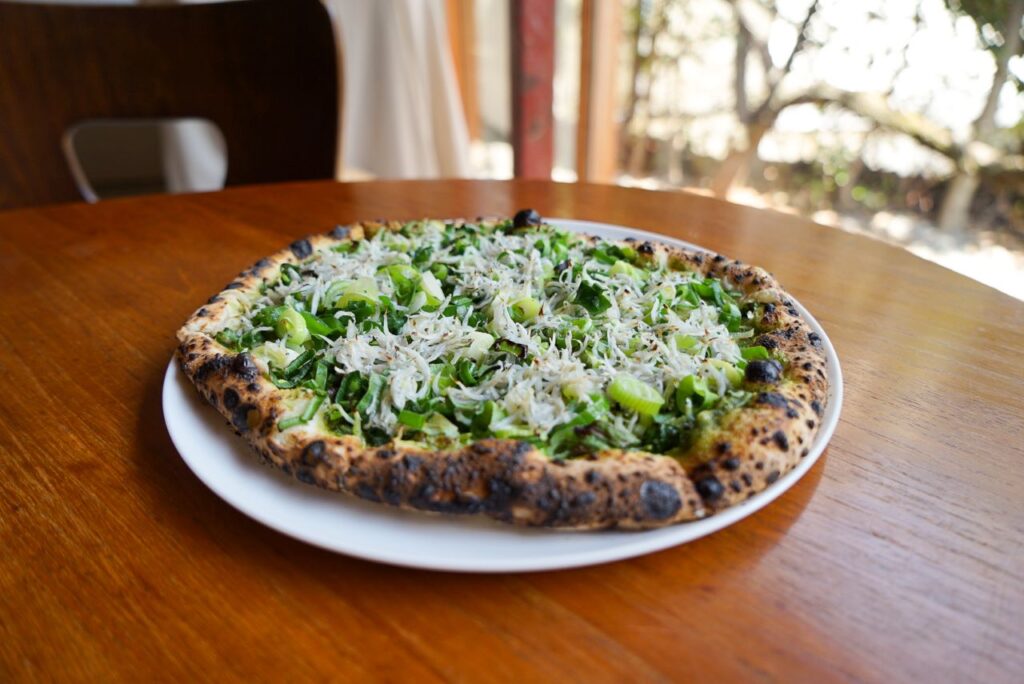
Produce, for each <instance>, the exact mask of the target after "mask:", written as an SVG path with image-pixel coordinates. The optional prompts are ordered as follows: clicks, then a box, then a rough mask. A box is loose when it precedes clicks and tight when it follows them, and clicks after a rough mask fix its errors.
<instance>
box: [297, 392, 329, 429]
mask: <svg viewBox="0 0 1024 684" xmlns="http://www.w3.org/2000/svg"><path fill="white" fill-rule="evenodd" d="M323 403H324V397H322V396H320V395H317V396H315V397H313V399H312V400H311V401H310V402H309V403H308V404H306V410H305V411H303V412H302V422H303V423H308V422H309V421H310V420H311V419H312V418H313V416H314V415H316V412H317V411H318V410H319V409H320V405H321V404H323Z"/></svg>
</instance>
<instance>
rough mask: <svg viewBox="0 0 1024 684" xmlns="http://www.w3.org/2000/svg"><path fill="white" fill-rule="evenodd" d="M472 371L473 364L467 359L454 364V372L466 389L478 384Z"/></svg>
mask: <svg viewBox="0 0 1024 684" xmlns="http://www.w3.org/2000/svg"><path fill="white" fill-rule="evenodd" d="M473 370H474V368H473V362H472V361H470V360H469V359H459V362H458V363H457V364H455V372H456V373H457V374H458V376H459V380H461V381H462V384H463V385H465V386H466V387H475V386H476V385H477V384H478V383H479V382H480V381H479V380H478V379H477V377H476V375H474V373H473Z"/></svg>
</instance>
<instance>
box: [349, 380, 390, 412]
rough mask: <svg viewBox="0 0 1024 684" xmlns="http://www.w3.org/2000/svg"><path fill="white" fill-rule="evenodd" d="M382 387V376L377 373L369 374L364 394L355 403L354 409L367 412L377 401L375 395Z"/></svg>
mask: <svg viewBox="0 0 1024 684" xmlns="http://www.w3.org/2000/svg"><path fill="white" fill-rule="evenodd" d="M382 389H384V376H382V375H380V374H378V373H371V374H370V384H369V386H368V387H367V388H366V394H364V395H363V398H362V399H360V400H359V403H358V404H356V410H357V411H359V413H363V414H365V413H367V412H368V411H369V410H370V408H372V407H373V406H374V405H375V404H376V403H377V395H379V394H380V391H381V390H382Z"/></svg>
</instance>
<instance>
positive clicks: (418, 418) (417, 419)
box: [398, 409, 427, 430]
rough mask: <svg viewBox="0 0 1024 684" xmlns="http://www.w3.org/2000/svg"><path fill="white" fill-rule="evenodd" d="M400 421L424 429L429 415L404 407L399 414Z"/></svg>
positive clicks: (407, 425) (411, 426)
mask: <svg viewBox="0 0 1024 684" xmlns="http://www.w3.org/2000/svg"><path fill="white" fill-rule="evenodd" d="M398 422H399V423H401V424H402V425H405V426H406V427H410V428H412V429H413V430H422V429H423V426H424V425H426V423H427V417H426V416H425V415H424V414H422V413H416V412H415V411H409V410H407V409H402V411H401V412H400V413H399V414H398Z"/></svg>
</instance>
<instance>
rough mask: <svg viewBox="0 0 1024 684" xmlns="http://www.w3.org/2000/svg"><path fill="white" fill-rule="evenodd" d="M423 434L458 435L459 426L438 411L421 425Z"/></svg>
mask: <svg viewBox="0 0 1024 684" xmlns="http://www.w3.org/2000/svg"><path fill="white" fill-rule="evenodd" d="M423 434H425V435H428V436H438V435H443V436H445V437H458V436H459V428H458V427H457V426H456V425H455V424H454V423H452V422H451V421H450V420H448V419H447V418H445V417H444V416H442V415H441V414H440V413H434V414H432V415H431V416H430V418H428V419H427V422H426V423H425V424H424V425H423Z"/></svg>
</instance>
